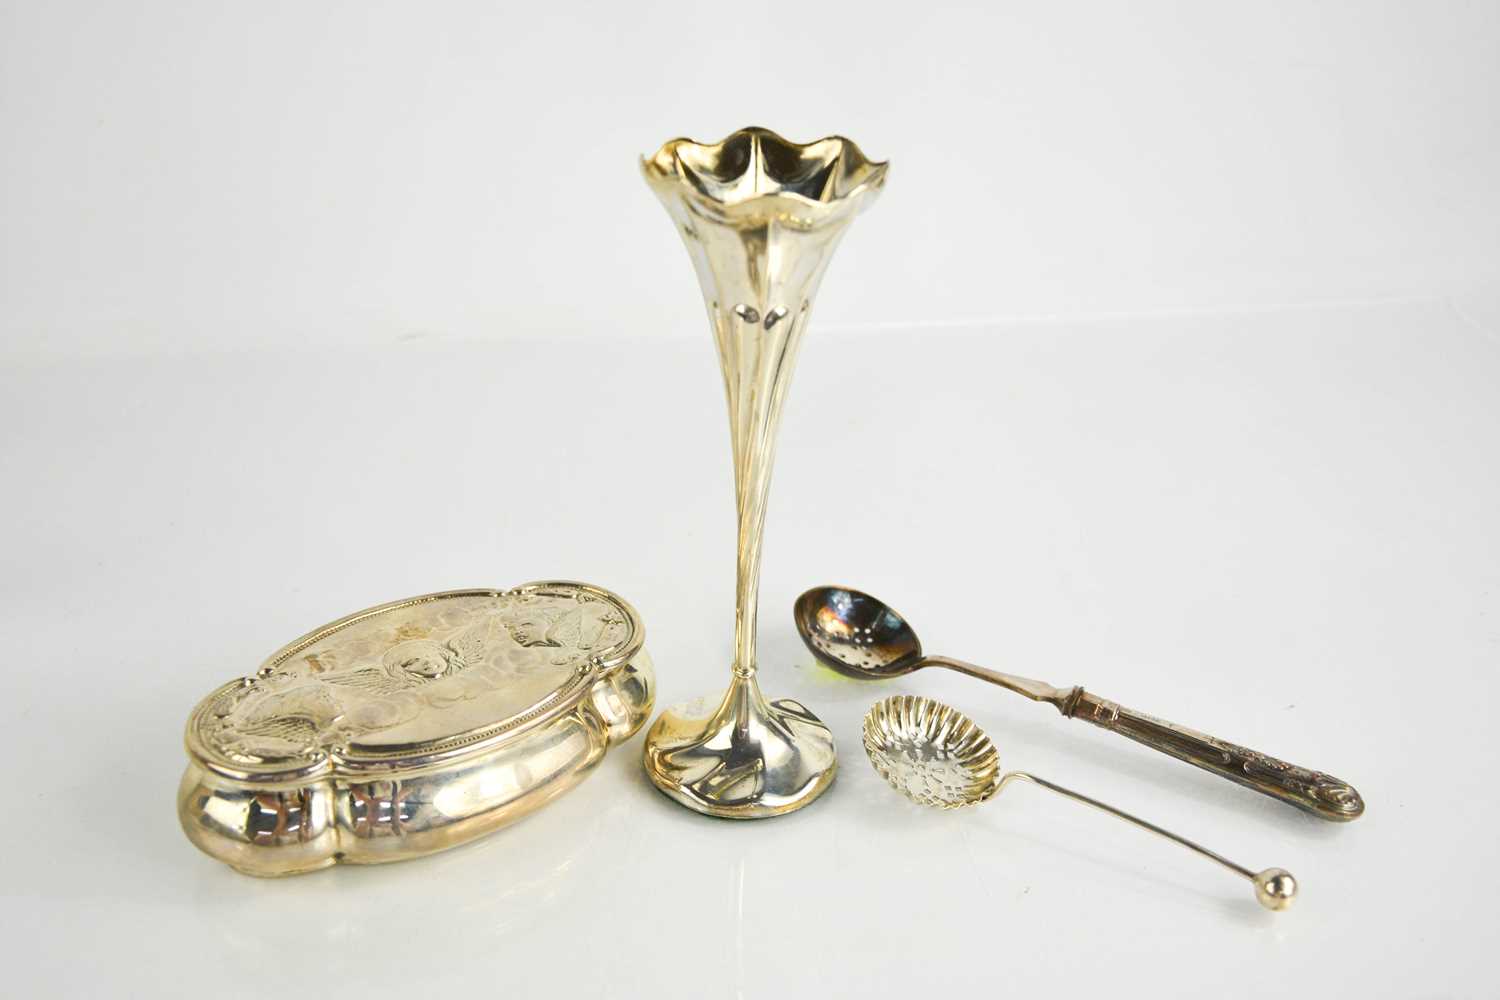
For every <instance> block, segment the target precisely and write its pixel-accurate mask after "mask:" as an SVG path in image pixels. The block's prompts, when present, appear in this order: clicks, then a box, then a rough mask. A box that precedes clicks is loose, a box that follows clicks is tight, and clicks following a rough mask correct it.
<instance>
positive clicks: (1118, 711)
mask: <svg viewBox="0 0 1500 1000" xmlns="http://www.w3.org/2000/svg"><path fill="white" fill-rule="evenodd" d="M1055 704H1056V705H1057V707H1058V710H1059V711H1061V712H1062V714H1063V715H1064V716H1066V717H1067V718H1070V719H1083V720H1084V721H1085V722H1092V723H1093V724H1094V725H1096V726H1098V727H1100V728H1101V729H1108V730H1110V731H1111V732H1116V733H1119V734H1120V735H1121V736H1126V737H1129V738H1130V739H1132V740H1135V741H1136V742H1137V743H1142V744H1145V745H1146V746H1148V747H1150V748H1151V749H1153V750H1160V751H1161V752H1162V753H1164V754H1170V755H1171V756H1173V757H1176V758H1177V759H1178V760H1185V761H1187V762H1188V763H1189V764H1193V765H1196V766H1197V767H1201V768H1203V769H1204V770H1205V771H1212V772H1213V773H1214V774H1217V775H1219V776H1220V777H1224V778H1228V779H1229V780H1230V781H1234V782H1238V783H1239V784H1241V785H1244V786H1245V787H1246V788H1253V789H1255V790H1256V791H1257V792H1260V793H1262V794H1264V795H1270V796H1272V797H1274V798H1278V799H1280V800H1281V801H1283V802H1286V803H1288V804H1290V805H1294V806H1296V807H1297V808H1298V809H1302V810H1305V811H1307V812H1310V813H1312V814H1313V815H1315V816H1319V817H1321V818H1323V819H1327V820H1333V821H1334V822H1338V823H1347V822H1349V821H1350V820H1352V819H1358V818H1359V816H1360V814H1361V813H1363V812H1364V811H1365V800H1364V799H1362V798H1360V795H1359V793H1358V792H1356V791H1355V790H1354V788H1353V786H1351V785H1350V784H1349V783H1348V782H1345V781H1340V780H1339V779H1338V778H1335V777H1332V776H1331V775H1327V774H1324V773H1322V772H1321V771H1310V770H1308V769H1307V768H1305V767H1297V766H1296V765H1295V764H1288V763H1287V762H1286V761H1283V760H1277V759H1276V758H1275V757H1268V756H1266V755H1265V754H1263V753H1259V752H1257V751H1255V750H1251V749H1248V748H1247V747H1242V746H1238V745H1236V744H1234V743H1226V742H1225V741H1223V740H1219V739H1215V738H1214V737H1212V736H1208V735H1206V734H1204V733H1200V732H1198V731H1197V730H1194V729H1188V728H1187V727H1186V726H1179V725H1177V724H1176V723H1174V722H1166V721H1164V720H1162V719H1158V718H1154V717H1153V716H1150V715H1146V714H1145V713H1144V712H1137V711H1134V710H1132V709H1129V708H1122V707H1120V706H1119V705H1118V704H1116V703H1115V702H1112V701H1107V700H1106V699H1104V698H1100V697H1098V696H1097V695H1092V694H1089V693H1088V692H1087V691H1085V690H1084V689H1083V688H1081V687H1075V688H1073V689H1072V690H1071V691H1070V692H1068V693H1067V694H1066V696H1065V697H1063V698H1062V699H1060V700H1059V701H1057V702H1055Z"/></svg>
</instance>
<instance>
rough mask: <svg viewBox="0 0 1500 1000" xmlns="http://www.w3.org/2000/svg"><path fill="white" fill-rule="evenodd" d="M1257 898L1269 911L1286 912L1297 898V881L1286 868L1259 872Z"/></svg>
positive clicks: (1256, 883)
mask: <svg viewBox="0 0 1500 1000" xmlns="http://www.w3.org/2000/svg"><path fill="white" fill-rule="evenodd" d="M1255 898H1256V900H1257V901H1258V902H1259V903H1260V905H1261V906H1264V907H1265V908H1266V909H1268V910H1284V909H1286V908H1287V907H1288V906H1291V905H1292V902H1293V901H1294V900H1296V898H1297V880H1296V878H1294V877H1293V876H1292V873H1291V872H1289V871H1287V870H1286V869H1285V868H1267V869H1266V870H1265V871H1262V872H1257V873H1256V875H1255Z"/></svg>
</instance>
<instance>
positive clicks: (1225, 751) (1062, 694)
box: [792, 587, 1365, 822]
mask: <svg viewBox="0 0 1500 1000" xmlns="http://www.w3.org/2000/svg"><path fill="white" fill-rule="evenodd" d="M792 614H793V617H795V619H796V621H797V631H798V633H800V634H801V636H802V641H803V642H805V643H806V644H807V648H808V649H810V650H811V651H812V654H813V655H814V656H816V657H817V658H818V659H819V660H820V661H822V662H823V663H825V664H827V665H828V666H830V667H832V668H833V669H834V670H837V671H839V672H840V673H842V674H846V675H848V676H850V677H858V678H860V679H861V680H883V679H885V678H888V677H900V676H901V675H902V674H909V673H911V672H912V671H913V670H920V669H922V668H923V667H947V668H948V669H949V670H956V671H958V672H959V673H961V674H968V675H969V676H970V677H978V678H980V679H981V680H986V681H989V682H990V683H991V684H998V685H999V686H1000V687H1003V688H1005V689H1006V690H1007V691H1014V692H1016V693H1017V694H1021V695H1025V696H1026V697H1027V698H1030V699H1031V700H1032V701H1044V702H1047V703H1048V704H1050V705H1052V706H1054V707H1055V708H1056V709H1057V710H1058V711H1059V712H1061V713H1062V714H1063V716H1064V717H1065V718H1069V719H1083V720H1084V721H1086V722H1092V723H1093V724H1094V725H1096V726H1099V727H1100V728H1102V729H1108V730H1110V731H1111V732H1116V733H1119V734H1120V735H1121V736H1127V737H1129V738H1130V739H1132V740H1135V741H1136V742H1137V743H1142V744H1145V745H1146V746H1148V747H1150V748H1152V749H1153V750H1160V751H1161V752H1162V753H1164V754H1169V755H1170V756H1173V757H1176V758H1177V759H1178V760H1184V761H1187V762H1188V763H1189V764H1193V765H1196V766H1197V767H1201V768H1203V769H1204V770H1205V771H1212V772H1213V773H1214V774H1217V775H1219V776H1220V777H1223V778H1228V779H1229V780H1230V781H1234V782H1238V783H1239V784H1241V785H1244V786H1245V787H1246V788H1253V789H1254V790H1255V791H1257V792H1260V793H1261V794H1263V795H1269V796H1272V797H1273V798H1277V799H1280V800H1281V801H1283V802H1286V803H1289V804H1290V805H1294V806H1296V807H1297V808H1298V809H1302V810H1304V811H1306V812H1310V813H1312V814H1313V815H1314V816H1319V817H1321V818H1323V819H1327V820H1333V821H1336V822H1348V821H1349V820H1352V819H1357V818H1358V817H1359V816H1360V814H1361V813H1363V812H1364V811H1365V803H1364V799H1362V798H1360V795H1359V793H1358V792H1356V791H1355V790H1354V789H1353V787H1351V786H1350V785H1349V784H1348V783H1347V782H1344V781H1340V780H1339V779H1338V778H1334V777H1332V776H1330V775H1327V774H1323V773H1322V772H1321V771H1312V770H1309V769H1307V768H1305V767H1297V766H1296V765H1293V764H1288V763H1286V762H1285V761H1281V760H1277V759H1276V758H1275V757H1268V756H1267V755H1265V754H1263V753H1259V752H1257V751H1255V750H1251V749H1249V748H1247V747H1242V746H1239V745H1237V744H1234V743H1227V742H1225V741H1224V740H1220V739H1216V738H1215V737H1212V736H1208V735H1206V734H1204V733H1200V732H1198V731H1197V730H1194V729H1188V728H1187V727H1186V726H1179V725H1177V724H1176V723H1173V722H1165V721H1163V720H1161V719H1158V718H1155V717H1153V716H1150V715H1146V714H1145V713H1143V712H1137V711H1134V710H1132V709H1129V708H1122V707H1121V706H1120V705H1118V704H1116V703H1115V702H1112V701H1107V700H1105V699H1103V698H1100V697H1098V696H1097V695H1093V694H1090V693H1089V692H1087V691H1085V690H1084V689H1083V688H1081V687H1069V688H1056V687H1053V686H1052V685H1051V684H1048V683H1046V682H1044V681H1037V680H1032V679H1031V678H1029V677H1018V676H1016V675H1015V674H1003V673H1001V672H1000V671H998V670H990V669H988V668H986V667H980V666H976V665H974V664H972V663H965V662H964V661H963V660H955V659H951V658H950V657H946V656H924V655H922V643H921V642H920V641H919V640H918V639H917V633H916V632H914V631H912V627H911V626H910V625H908V624H907V623H906V619H905V618H902V617H901V616H900V615H899V614H897V613H896V612H895V611H894V610H893V609H892V608H890V607H889V606H888V605H886V604H883V603H881V602H880V601H878V600H876V599H875V598H873V597H871V596H870V595H869V594H865V593H861V592H860V591H858V590H852V589H850V588H848V587H814V588H813V589H811V590H809V591H807V592H806V593H805V594H803V595H802V596H801V597H799V598H797V603H796V604H795V605H794V606H793V611H792Z"/></svg>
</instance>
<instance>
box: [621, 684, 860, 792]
mask: <svg viewBox="0 0 1500 1000" xmlns="http://www.w3.org/2000/svg"><path fill="white" fill-rule="evenodd" d="M645 758H646V759H645V764H646V773H647V774H648V775H650V777H651V781H652V783H653V784H654V785H656V787H657V788H658V789H659V790H660V791H661V792H662V794H664V795H666V796H667V797H668V798H670V799H672V800H673V801H674V802H677V803H678V804H680V805H683V806H686V807H687V808H689V809H692V810H693V811H695V812H700V813H703V814H705V815H708V816H718V817H720V818H723V819H766V818H768V817H771V816H781V815H783V814H785V813H789V812H794V811H796V810H798V809H801V808H803V807H804V806H807V805H809V804H811V803H812V802H813V800H814V799H816V798H818V796H820V795H822V794H823V793H824V792H825V791H827V790H828V788H829V786H830V785H832V784H833V779H834V777H835V776H836V775H837V774H838V754H837V752H836V750H835V749H834V745H833V734H832V733H831V732H829V730H828V727H827V726H825V725H824V724H823V723H822V722H821V721H820V720H819V719H818V717H817V716H815V715H813V714H812V713H811V712H809V711H808V710H807V709H806V708H804V707H803V706H802V705H801V704H800V703H798V702H795V701H792V700H791V699H781V700H778V701H772V702H767V701H766V700H765V698H763V697H762V696H761V693H760V689H759V687H758V686H757V685H756V683H755V679H754V678H753V677H749V678H746V677H740V676H736V677H735V678H734V680H733V682H731V684H730V687H729V691H728V692H726V694H725V696H724V699H723V701H721V702H720V703H719V704H718V706H717V707H716V708H715V707H712V706H711V704H710V703H704V702H701V701H700V702H695V703H689V704H687V705H674V706H673V707H672V708H669V709H667V710H666V711H665V712H663V713H662V714H661V717H660V718H658V719H657V720H656V722H655V724H653V725H652V727H651V730H650V732H649V733H647V735H646V753H645Z"/></svg>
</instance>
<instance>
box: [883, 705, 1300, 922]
mask: <svg viewBox="0 0 1500 1000" xmlns="http://www.w3.org/2000/svg"><path fill="white" fill-rule="evenodd" d="M864 737H865V753H867V754H869V755H870V763H871V764H873V765H874V766H875V770H876V771H879V772H880V775H881V777H883V778H885V780H886V781H888V782H890V784H891V787H892V788H894V789H896V791H898V792H900V793H901V794H902V795H905V796H906V797H907V798H909V799H911V800H912V801H913V802H916V803H919V804H921V805H924V806H936V807H937V808H939V809H959V808H962V807H963V806H972V805H978V804H979V803H981V802H985V801H988V800H989V799H992V798H994V797H995V796H996V795H999V794H1000V793H1001V792H1002V791H1003V790H1004V789H1005V786H1006V785H1008V784H1010V783H1011V782H1012V781H1029V782H1031V783H1032V784H1035V785H1040V786H1041V787H1043V788H1045V789H1048V790H1049V791H1053V792H1056V793H1058V794H1059V795H1063V796H1066V797H1067V798H1070V799H1072V800H1073V801H1075V802H1082V803H1084V804H1085V805H1090V806H1093V807H1094V808H1095V809H1099V810H1102V811H1104V812H1107V813H1109V814H1110V815H1111V816H1116V817H1118V818H1120V819H1123V820H1124V821H1125V822H1127V823H1132V824H1134V825H1135V826H1138V827H1140V828H1141V829H1142V830H1149V831H1151V832H1152V833H1154V834H1157V835H1158V836H1161V837H1165V838H1167V839H1168V840H1170V841H1173V842H1175V843H1178V844H1181V845H1182V846H1183V847H1186V848H1187V849H1188V850H1190V851H1193V852H1195V853H1197V854H1200V855H1202V856H1203V857H1205V858H1208V859H1209V860H1210V861H1213V862H1214V863H1216V864H1219V865H1222V866H1223V867H1225V868H1227V869H1229V870H1230V871H1232V872H1234V874H1236V875H1238V876H1240V877H1241V878H1244V879H1248V880H1249V881H1250V883H1251V884H1252V885H1254V886H1255V898H1256V900H1257V901H1258V902H1259V903H1260V905H1261V906H1264V907H1265V908H1266V909H1268V910H1284V909H1286V908H1287V907H1288V906H1291V905H1292V900H1294V899H1296V898H1297V880H1296V879H1295V878H1294V877H1292V873H1291V872H1289V871H1287V870H1286V869H1285V868H1265V869H1262V870H1261V871H1252V870H1251V869H1249V868H1246V867H1245V866H1244V865H1238V864H1235V863H1234V862H1233V861H1230V860H1229V859H1228V858H1226V857H1224V856H1223V855H1222V854H1218V853H1216V852H1214V851H1210V850H1209V849H1208V848H1206V847H1204V846H1202V845H1201V844H1195V843H1193V842H1192V841H1191V840H1188V839H1187V838H1186V837H1183V836H1181V835H1179V834H1175V833H1173V832H1172V831H1171V830H1164V829H1162V828H1161V827H1159V826H1157V825H1156V824H1155V823H1148V822H1146V821H1145V820H1143V819H1141V818H1140V817H1138V816H1132V815H1131V814H1130V813H1128V812H1125V811H1124V810H1123V809H1116V808H1115V807H1114V806H1112V805H1108V804H1107V803H1104V802H1100V801H1099V800H1098V799H1092V798H1089V797H1088V796H1087V795H1083V794H1081V793H1079V792H1075V791H1073V790H1072V789H1071V788H1064V787H1063V786H1061V785H1054V784H1053V783H1052V782H1050V781H1047V780H1046V779H1044V778H1038V777H1037V776H1036V775H1034V774H1028V773H1026V772H1025V771H1010V772H1008V773H1006V774H1001V773H1000V755H999V753H998V752H997V751H996V750H995V745H994V744H993V743H991V742H990V738H989V736H987V735H986V734H985V731H984V730H983V729H980V728H979V727H978V726H977V725H975V724H974V722H973V721H972V720H971V719H970V718H969V717H968V716H966V715H964V714H963V713H962V712H960V711H958V710H957V709H953V708H949V707H948V706H947V705H944V704H943V703H942V702H939V701H933V700H932V699H931V698H917V697H915V696H913V695H909V694H901V695H896V696H894V697H892V698H887V699H885V700H884V701H878V702H876V703H875V705H874V707H872V708H871V709H870V711H869V714H867V715H866V716H865V725H864Z"/></svg>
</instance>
